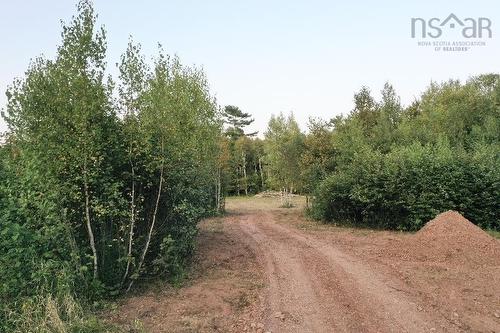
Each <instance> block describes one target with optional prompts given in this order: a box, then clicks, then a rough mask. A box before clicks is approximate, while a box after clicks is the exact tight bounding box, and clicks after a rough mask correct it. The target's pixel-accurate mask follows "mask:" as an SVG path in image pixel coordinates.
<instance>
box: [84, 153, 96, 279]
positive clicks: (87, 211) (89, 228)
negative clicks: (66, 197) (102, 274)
mask: <svg viewBox="0 0 500 333" xmlns="http://www.w3.org/2000/svg"><path fill="white" fill-rule="evenodd" d="M87 173H88V170H87V156H85V159H84V161H83V188H84V192H85V220H86V225H87V233H88V236H89V242H90V248H91V249H92V255H93V259H94V279H97V272H98V264H97V262H98V261H97V250H96V247H95V239H94V232H93V231H92V224H91V221H90V191H89V183H88V174H87Z"/></svg>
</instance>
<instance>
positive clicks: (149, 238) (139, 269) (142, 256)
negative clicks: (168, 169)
mask: <svg viewBox="0 0 500 333" xmlns="http://www.w3.org/2000/svg"><path fill="white" fill-rule="evenodd" d="M161 147H162V149H161V151H162V152H163V141H162V143H161ZM163 169H164V161H163V156H162V162H161V168H160V180H159V184H158V195H157V196H156V204H155V209H154V212H153V218H152V221H151V226H150V227H149V232H148V238H147V240H146V244H145V245H144V249H143V250H142V254H141V258H140V260H139V265H138V266H137V274H139V272H140V271H141V268H142V264H143V263H144V259H145V258H146V254H147V252H148V248H149V243H150V242H151V235H152V234H153V229H154V227H155V222H156V215H157V214H158V207H159V205H160V197H161V190H162V186H163ZM133 284H134V280H131V281H130V284H129V285H128V288H127V292H128V291H129V290H130V288H132V285H133Z"/></svg>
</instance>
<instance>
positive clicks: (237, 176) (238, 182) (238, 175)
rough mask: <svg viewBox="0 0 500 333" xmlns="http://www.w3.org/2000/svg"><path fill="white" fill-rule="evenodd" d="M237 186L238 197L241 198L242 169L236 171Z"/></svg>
mask: <svg viewBox="0 0 500 333" xmlns="http://www.w3.org/2000/svg"><path fill="white" fill-rule="evenodd" d="M236 186H237V188H238V196H240V167H238V168H237V169H236Z"/></svg>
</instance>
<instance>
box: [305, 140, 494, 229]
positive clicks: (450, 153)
mask: <svg viewBox="0 0 500 333" xmlns="http://www.w3.org/2000/svg"><path fill="white" fill-rule="evenodd" d="M495 152H498V147H497V146H481V147H477V149H476V153H475V154H474V155H472V156H470V155H467V154H466V153H465V152H464V151H461V150H459V149H452V148H450V147H449V145H448V144H447V143H446V142H441V143H438V144H436V145H426V146H422V145H420V144H418V143H415V144H413V145H410V146H408V147H400V148H397V149H395V150H393V151H392V152H390V153H388V154H381V153H378V152H374V151H371V150H369V149H366V150H364V151H361V152H359V153H356V155H355V157H354V159H353V161H352V163H351V164H349V165H348V166H346V167H344V168H341V169H339V170H338V171H337V172H335V173H333V174H332V175H331V176H329V177H328V178H327V179H326V180H325V181H323V182H322V183H321V185H320V186H319V188H318V189H317V191H316V196H315V200H314V202H313V207H312V211H311V214H312V215H313V217H315V218H318V219H322V220H326V221H335V222H350V223H354V224H357V225H368V226H372V227H378V228H388V229H398V230H417V229H419V228H420V227H422V226H423V224H425V223H426V222H427V221H428V220H430V219H432V218H433V217H434V216H435V215H436V214H438V213H440V212H443V211H446V210H449V209H453V210H457V211H459V212H461V213H462V214H464V215H465V216H466V217H467V218H468V219H470V220H471V221H473V222H474V223H476V224H478V225H479V226H481V227H483V228H487V229H494V230H499V229H500V224H499V223H500V222H499V221H500V212H499V210H498V206H497V204H498V199H499V198H500V177H499V174H500V170H499V165H500V164H499V162H500V156H499V155H498V153H495Z"/></svg>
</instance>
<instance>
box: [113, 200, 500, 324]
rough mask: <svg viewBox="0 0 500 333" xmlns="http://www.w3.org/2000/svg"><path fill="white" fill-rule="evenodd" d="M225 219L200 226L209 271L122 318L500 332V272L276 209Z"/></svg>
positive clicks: (262, 206)
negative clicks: (437, 260)
mask: <svg viewBox="0 0 500 333" xmlns="http://www.w3.org/2000/svg"><path fill="white" fill-rule="evenodd" d="M228 212H229V214H228V216H227V217H225V218H223V219H221V220H218V223H219V224H217V225H218V227H217V228H220V233H210V232H209V231H207V230H211V228H212V229H213V224H209V225H210V226H209V227H208V229H207V227H206V226H205V227H202V232H201V235H202V244H201V248H200V253H201V254H202V255H205V257H202V258H200V265H201V266H202V267H203V266H205V268H206V267H211V268H210V270H209V271H203V272H199V278H198V280H196V279H195V280H194V282H193V284H191V285H189V286H187V287H185V288H183V289H181V290H180V291H179V293H177V294H175V295H173V294H171V293H170V294H166V296H165V297H158V295H156V297H155V298H154V299H155V302H156V303H155V304H154V305H151V304H148V300H147V297H146V298H144V296H138V297H137V299H135V300H134V299H132V300H128V301H127V303H126V305H125V307H126V308H127V309H129V310H130V309H132V312H130V313H129V314H128V315H127V316H125V317H126V318H128V319H131V318H132V316H133V315H134V313H137V312H135V311H136V310H137V309H138V308H139V309H140V308H144V307H145V304H146V305H147V306H146V307H147V308H148V309H149V313H148V318H143V317H142V320H143V321H144V323H145V327H146V328H149V329H150V330H151V331H152V332H243V331H246V332H261V333H263V332H272V333H279V332H500V319H499V317H500V316H499V311H500V289H499V287H498V286H499V285H500V284H499V283H500V281H499V276H500V266H488V267H476V268H474V269H466V268H464V267H443V266H442V265H441V266H440V265H437V264H433V263H425V262H418V263H416V262H411V261H410V262H408V261H405V260H402V259H401V258H397V257H395V256H393V255H391V254H389V253H391V252H390V251H389V252H387V251H386V250H387V248H388V247H391V246H392V245H394V246H395V247H397V246H398V244H400V243H401V242H404V241H405V238H406V237H410V235H407V234H400V233H399V234H398V233H391V232H380V231H377V232H376V231H369V230H353V229H346V228H332V227H326V226H318V225H317V224H315V223H314V222H310V221H307V220H306V219H304V218H303V217H302V216H301V213H300V207H299V208H296V209H289V210H283V209H277V208H276V203H275V202H274V201H270V200H248V199H241V200H234V201H230V202H229V203H228ZM207 237H208V238H207ZM207 260H209V263H208V264H207ZM221 262H222V263H224V264H223V267H220V266H218V265H220V263H221ZM214 265H215V266H214ZM214 267H215V268H214ZM221 270H224V273H223V274H221ZM217 272H218V273H217ZM214 275H215V278H211V277H210V276H212V277H213V276H214ZM256 286H260V287H256ZM141 297H142V298H141ZM138 299H139V301H138ZM241 299H244V301H241ZM196 307H200V309H199V311H193V308H196ZM183 311H184V312H183ZM151 312H152V313H151ZM139 313H140V310H139ZM179 313H181V314H183V318H186V316H187V317H189V318H191V319H192V320H194V322H195V324H192V323H191V324H186V322H183V323H182V324H179V321H178V317H179ZM122 315H123V312H122ZM139 317H140V316H139Z"/></svg>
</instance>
